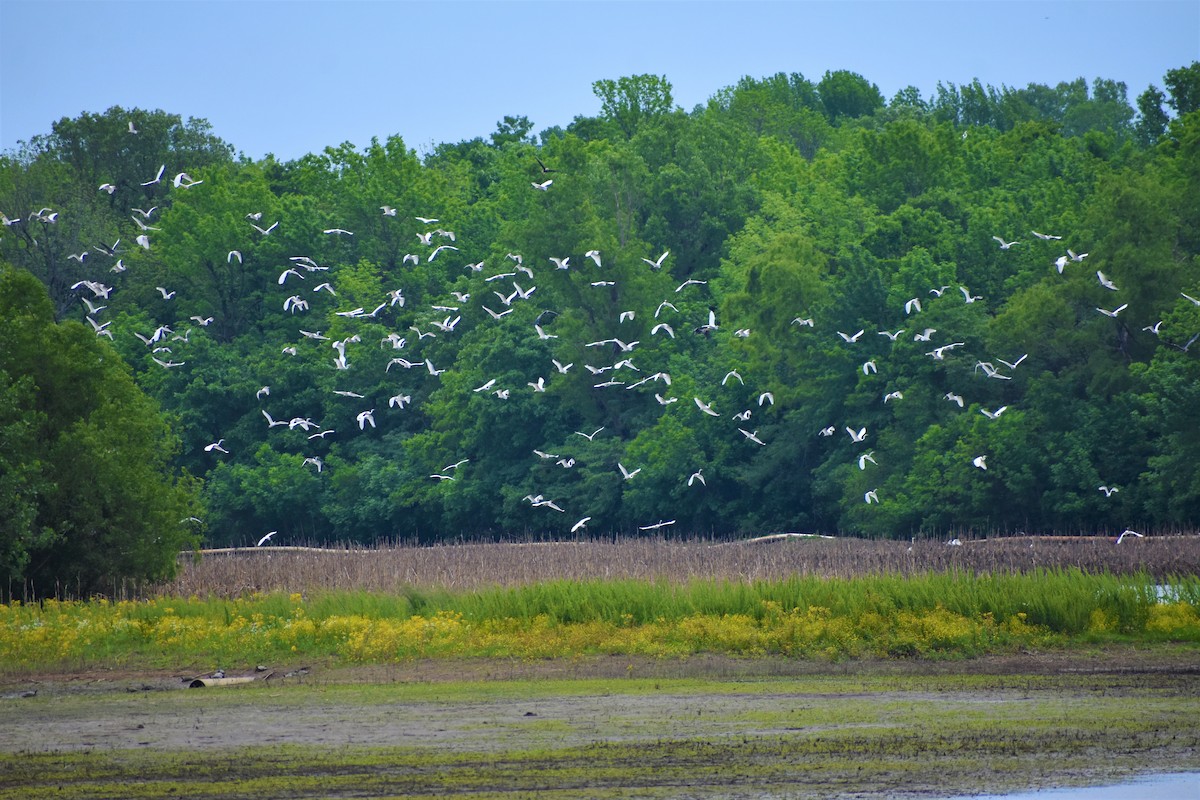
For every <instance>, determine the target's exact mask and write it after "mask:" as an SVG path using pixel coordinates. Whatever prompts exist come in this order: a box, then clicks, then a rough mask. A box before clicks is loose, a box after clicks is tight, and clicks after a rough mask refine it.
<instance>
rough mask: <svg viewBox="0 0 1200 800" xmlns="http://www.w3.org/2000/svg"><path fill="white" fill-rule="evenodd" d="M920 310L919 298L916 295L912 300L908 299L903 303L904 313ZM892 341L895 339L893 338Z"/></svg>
mask: <svg viewBox="0 0 1200 800" xmlns="http://www.w3.org/2000/svg"><path fill="white" fill-rule="evenodd" d="M920 310H921V299H920V298H918V297H914V298H913V299H912V300H909V301H908V302H907V303H905V304H904V313H905V314H911V313H913V312H914V311H920ZM892 341H895V340H894V339H893V340H892Z"/></svg>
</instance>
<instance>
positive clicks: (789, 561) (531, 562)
mask: <svg viewBox="0 0 1200 800" xmlns="http://www.w3.org/2000/svg"><path fill="white" fill-rule="evenodd" d="M1071 568H1077V569H1080V570H1082V571H1084V572H1091V573H1099V572H1110V573H1114V574H1133V573H1139V572H1144V573H1146V574H1149V575H1151V576H1154V577H1156V578H1159V579H1164V578H1168V577H1170V576H1184V575H1197V574H1200V536H1194V535H1193V536H1171V537H1154V538H1150V537H1147V538H1145V539H1135V540H1133V541H1130V540H1128V539H1126V541H1124V542H1122V543H1121V544H1120V545H1117V544H1115V543H1114V541H1113V539H1111V538H1107V537H1017V538H1003V539H981V540H975V541H966V542H964V544H963V545H962V546H960V547H956V546H949V545H946V544H944V543H941V542H916V543H913V544H912V545H911V546H910V545H909V543H908V542H896V541H876V540H865V539H850V538H844V539H799V538H783V539H769V540H766V541H757V542H749V541H747V542H730V543H713V542H705V541H673V540H669V539H662V538H646V539H627V540H619V541H579V542H526V543H517V542H509V543H483V544H478V543H476V544H468V543H460V544H442V545H433V546H415V545H414V546H401V547H388V548H361V547H345V548H334V549H329V548H271V547H263V548H241V549H234V550H223V551H213V552H209V553H207V554H204V555H200V556H192V555H185V556H182V557H181V559H180V569H179V573H178V575H177V576H176V578H175V580H174V581H171V582H169V583H165V584H161V585H159V586H156V587H153V589H152V590H151V591H150V592H148V594H150V595H151V596H183V597H190V596H198V597H208V596H216V597H237V596H241V595H245V594H249V593H253V592H318V591H333V590H339V591H343V590H344V591H369V592H396V591H401V590H403V589H406V588H416V589H435V588H436V589H444V590H451V591H470V590H474V589H481V588H486V587H493V586H520V585H526V584H531V583H539V582H545V581H556V580H574V581H588V580H609V579H632V580H649V581H667V582H674V583H682V582H686V581H690V580H718V581H721V580H729V581H736V582H743V581H746V582H749V581H767V580H775V579H779V578H785V577H788V576H793V575H817V576H821V577H831V578H833V577H836V578H852V577H856V576H860V575H879V574H891V575H896V574H899V575H918V574H924V573H929V572H947V571H950V572H954V571H958V572H976V573H992V572H1000V573H1018V572H1028V571H1031V570H1038V569H1071Z"/></svg>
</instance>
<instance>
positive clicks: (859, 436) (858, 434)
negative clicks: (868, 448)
mask: <svg viewBox="0 0 1200 800" xmlns="http://www.w3.org/2000/svg"><path fill="white" fill-rule="evenodd" d="M846 433H848V434H850V439H851V440H852V441H855V442H861V441H863V440H864V439H866V438H867V429H866V428H865V427H864V428H859V429H858V430H857V431H856V430H854V429H853V428H846Z"/></svg>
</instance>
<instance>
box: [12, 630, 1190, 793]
mask: <svg viewBox="0 0 1200 800" xmlns="http://www.w3.org/2000/svg"><path fill="white" fill-rule="evenodd" d="M228 674H229V675H234V674H235V673H234V672H232V671H231V672H229V673H228ZM236 674H245V675H247V676H254V677H255V680H253V681H250V682H248V683H245V684H240V685H233V686H222V687H209V688H197V689H189V688H185V687H186V686H187V685H188V682H187V681H186V680H185V679H190V678H193V677H195V676H194V675H186V674H168V673H161V672H160V673H151V674H135V673H128V672H120V671H116V670H113V671H103V670H102V671H97V670H92V671H89V672H87V673H79V674H59V675H9V676H6V677H3V678H0V798H8V797H13V798H16V797H22V798H24V797H30V796H44V797H61V798H84V797H112V796H122V797H130V798H132V797H180V796H186V797H206V798H224V797H245V796H251V795H252V796H255V797H395V796H404V797H421V796H428V797H445V796H455V795H458V794H467V793H469V794H470V795H471V796H472V797H476V798H478V797H484V798H487V797H567V796H572V797H580V796H587V797H818V796H820V797H838V796H842V797H846V796H855V797H938V796H949V795H952V794H957V793H966V792H972V791H992V792H995V791H1001V790H1010V789H1027V788H1034V787H1044V786H1063V785H1078V784H1085V783H1100V782H1109V781H1118V780H1123V779H1126V778H1128V777H1130V776H1133V775H1138V774H1145V773H1149V772H1166V771H1187V770H1196V769H1198V768H1200V651H1198V650H1197V649H1196V648H1194V647H1174V646H1155V647H1153V648H1141V647H1112V646H1106V647H1104V648H1102V649H1096V650H1087V651H1081V650H1073V651H1052V652H1044V653H1020V654H1012V655H1002V656H989V657H985V658H979V659H972V660H968V661H953V662H922V661H913V660H896V661H892V660H888V661H871V662H862V661H855V662H841V663H824V662H810V661H794V660H786V659H775V658H758V659H739V658H731V657H724V656H721V657H718V656H693V657H690V658H687V659H636V658H628V657H588V658H580V659H555V660H548V661H535V662H522V661H514V662H510V661H505V660H472V661H466V662H464V661H443V660H428V661H420V662H412V663H403V664H393V665H377V666H365V667H340V666H336V665H331V664H317V665H308V666H307V667H305V666H304V665H287V666H285V667H277V668H274V669H269V670H266V671H263V672H257V673H256V672H254V671H253V669H252V668H249V669H247V670H246V671H244V673H236ZM33 692H36V694H33Z"/></svg>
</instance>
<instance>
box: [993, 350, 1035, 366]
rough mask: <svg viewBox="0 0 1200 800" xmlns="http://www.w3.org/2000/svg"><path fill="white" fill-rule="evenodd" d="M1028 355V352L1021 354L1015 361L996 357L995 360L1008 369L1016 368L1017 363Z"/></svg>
mask: <svg viewBox="0 0 1200 800" xmlns="http://www.w3.org/2000/svg"><path fill="white" fill-rule="evenodd" d="M1028 357H1029V353H1026V354H1025V355H1023V356H1021V357H1020V358H1018V359H1017V360H1016V361H1013V362H1008V361H1005V360H1004V359H1003V358H997V359H996V360H997V361H999V362H1000V363H1001V364H1003V365H1004V366H1006V367H1008V368H1009V369H1016V368H1017V365H1018V364H1020V363H1021V362H1022V361H1024V360H1025V359H1026V358H1028Z"/></svg>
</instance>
